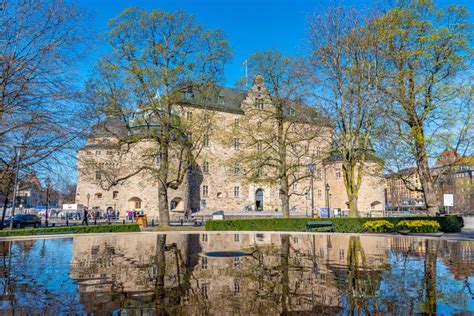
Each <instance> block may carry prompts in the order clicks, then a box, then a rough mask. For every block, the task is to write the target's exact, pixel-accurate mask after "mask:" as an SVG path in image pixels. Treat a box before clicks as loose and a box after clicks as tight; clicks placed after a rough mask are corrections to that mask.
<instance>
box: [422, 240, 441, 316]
mask: <svg viewBox="0 0 474 316" xmlns="http://www.w3.org/2000/svg"><path fill="white" fill-rule="evenodd" d="M425 247H426V248H425V249H426V256H425V276H424V278H423V286H424V291H425V304H424V312H425V313H426V314H428V315H436V261H437V259H438V248H439V243H438V242H437V241H435V240H428V239H427V240H426V241H425Z"/></svg>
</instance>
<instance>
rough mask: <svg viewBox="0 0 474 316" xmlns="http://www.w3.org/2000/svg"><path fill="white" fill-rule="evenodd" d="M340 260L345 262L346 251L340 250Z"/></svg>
mask: <svg viewBox="0 0 474 316" xmlns="http://www.w3.org/2000/svg"><path fill="white" fill-rule="evenodd" d="M339 260H341V261H342V260H344V249H341V250H339Z"/></svg>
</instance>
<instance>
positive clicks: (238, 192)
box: [234, 186, 240, 198]
mask: <svg viewBox="0 0 474 316" xmlns="http://www.w3.org/2000/svg"><path fill="white" fill-rule="evenodd" d="M234 197H236V198H238V197H240V187H238V186H236V187H234Z"/></svg>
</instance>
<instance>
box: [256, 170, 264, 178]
mask: <svg viewBox="0 0 474 316" xmlns="http://www.w3.org/2000/svg"><path fill="white" fill-rule="evenodd" d="M262 175H263V171H262V168H257V173H256V176H257V178H260V177H261V176H262Z"/></svg>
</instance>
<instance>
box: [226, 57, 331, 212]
mask: <svg viewBox="0 0 474 316" xmlns="http://www.w3.org/2000/svg"><path fill="white" fill-rule="evenodd" d="M248 66H249V73H250V75H251V76H254V77H255V80H254V83H253V86H252V88H251V89H250V90H249V93H248V95H247V98H246V99H245V100H244V101H243V110H244V111H245V115H244V116H243V117H242V119H241V123H240V124H241V126H239V128H238V129H237V130H232V131H229V132H230V133H231V134H232V137H234V136H235V134H234V133H237V135H239V142H241V143H242V144H241V147H242V148H241V149H242V150H240V151H239V153H238V154H237V155H236V156H235V157H234V158H233V159H231V163H232V164H236V163H237V164H239V165H240V166H241V167H242V172H241V173H242V176H243V178H244V180H246V181H247V182H251V183H261V184H265V185H278V187H279V197H280V200H281V208H282V212H283V216H285V217H289V216H290V213H289V206H290V197H291V195H293V194H296V193H295V192H294V191H292V190H291V187H292V186H293V184H296V183H301V181H302V180H304V179H308V178H309V177H310V176H311V173H309V172H308V164H310V163H314V164H317V163H319V164H320V163H321V157H322V155H323V152H325V151H326V149H327V148H328V145H329V144H328V143H324V142H325V141H327V140H328V139H330V132H331V130H330V128H329V126H328V122H327V121H326V120H324V119H323V118H322V117H321V116H320V115H319V114H318V112H316V110H315V109H314V108H311V107H310V106H308V105H307V104H305V101H306V100H307V96H308V91H309V89H308V80H307V78H305V77H306V75H307V74H306V69H307V68H306V67H305V63H304V61H302V60H298V59H294V58H290V57H287V56H284V55H283V54H282V53H281V52H279V51H274V50H269V51H261V52H257V53H255V54H253V55H252V56H251V57H250V58H249V59H248Z"/></svg>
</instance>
